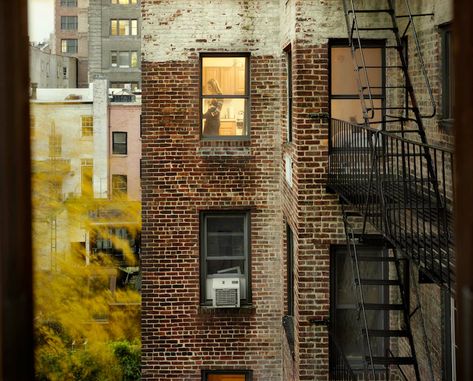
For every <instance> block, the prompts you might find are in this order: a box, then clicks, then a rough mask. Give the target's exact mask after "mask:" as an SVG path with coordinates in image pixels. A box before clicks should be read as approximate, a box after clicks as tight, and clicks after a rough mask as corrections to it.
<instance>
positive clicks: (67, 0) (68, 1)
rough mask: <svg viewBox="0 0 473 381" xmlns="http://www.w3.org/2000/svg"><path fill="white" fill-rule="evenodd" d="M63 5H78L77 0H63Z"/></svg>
mask: <svg viewBox="0 0 473 381" xmlns="http://www.w3.org/2000/svg"><path fill="white" fill-rule="evenodd" d="M61 7H69V8H71V7H77V0H61Z"/></svg>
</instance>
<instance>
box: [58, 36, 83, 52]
mask: <svg viewBox="0 0 473 381" xmlns="http://www.w3.org/2000/svg"><path fill="white" fill-rule="evenodd" d="M63 41H67V42H66V51H64V50H63V48H62V43H63ZM69 41H75V44H72V45H69V43H68V42H69ZM71 47H74V49H73V50H72V51H70V48H71ZM78 51H79V41H78V40H77V38H63V39H61V53H66V54H77V52H78Z"/></svg>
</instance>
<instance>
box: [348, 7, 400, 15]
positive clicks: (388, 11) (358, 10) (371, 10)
mask: <svg viewBox="0 0 473 381" xmlns="http://www.w3.org/2000/svg"><path fill="white" fill-rule="evenodd" d="M383 12H384V13H394V9H391V8H385V9H355V11H354V12H353V9H349V10H348V12H347V13H349V14H350V13H383Z"/></svg>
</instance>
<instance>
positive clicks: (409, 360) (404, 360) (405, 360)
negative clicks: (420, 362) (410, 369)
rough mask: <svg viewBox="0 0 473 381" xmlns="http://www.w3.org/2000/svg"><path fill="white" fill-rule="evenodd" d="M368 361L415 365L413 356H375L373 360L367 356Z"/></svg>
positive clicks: (383, 363) (381, 363)
mask: <svg viewBox="0 0 473 381" xmlns="http://www.w3.org/2000/svg"><path fill="white" fill-rule="evenodd" d="M366 361H368V363H373V364H379V365H414V364H415V360H414V358H413V357H373V360H372V361H371V359H370V358H369V357H366Z"/></svg>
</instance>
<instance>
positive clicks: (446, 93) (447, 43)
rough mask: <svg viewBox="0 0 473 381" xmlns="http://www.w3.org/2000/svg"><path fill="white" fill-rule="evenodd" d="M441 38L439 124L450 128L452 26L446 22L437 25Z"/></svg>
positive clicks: (451, 117)
mask: <svg viewBox="0 0 473 381" xmlns="http://www.w3.org/2000/svg"><path fill="white" fill-rule="evenodd" d="M439 32H440V39H441V56H440V62H441V87H442V98H441V106H442V107H441V116H440V126H441V127H443V128H445V129H447V130H450V129H451V128H452V127H453V121H454V119H455V110H454V105H455V98H454V95H455V81H454V77H455V73H454V62H453V26H452V23H451V22H449V23H446V24H442V25H440V26H439Z"/></svg>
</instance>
